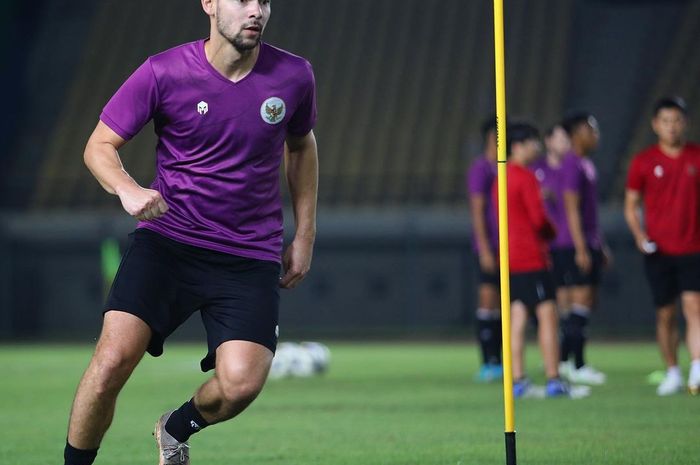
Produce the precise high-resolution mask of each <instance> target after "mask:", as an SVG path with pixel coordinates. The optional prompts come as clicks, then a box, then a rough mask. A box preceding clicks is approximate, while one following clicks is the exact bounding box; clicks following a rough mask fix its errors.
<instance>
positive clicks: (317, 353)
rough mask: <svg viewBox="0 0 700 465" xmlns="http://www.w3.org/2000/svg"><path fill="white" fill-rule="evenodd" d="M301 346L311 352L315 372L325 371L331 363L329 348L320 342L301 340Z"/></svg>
mask: <svg viewBox="0 0 700 465" xmlns="http://www.w3.org/2000/svg"><path fill="white" fill-rule="evenodd" d="M301 347H303V348H304V349H306V351H307V352H308V353H309V354H311V358H312V360H313V364H314V372H315V373H325V372H326V371H327V370H328V367H329V366H330V364H331V351H330V349H329V348H328V347H327V346H326V345H324V344H321V343H320V342H302V343H301Z"/></svg>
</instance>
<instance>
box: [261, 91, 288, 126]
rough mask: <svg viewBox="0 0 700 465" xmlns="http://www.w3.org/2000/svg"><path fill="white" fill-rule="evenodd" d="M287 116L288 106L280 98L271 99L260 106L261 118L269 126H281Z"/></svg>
mask: <svg viewBox="0 0 700 465" xmlns="http://www.w3.org/2000/svg"><path fill="white" fill-rule="evenodd" d="M286 114H287V106H286V105H285V103H284V100H282V99H281V98H279V97H270V98H269V99H267V100H265V101H264V102H263V104H262V105H261V106H260V116H261V117H262V119H263V121H265V122H266V123H267V124H279V123H281V122H282V120H283V119H284V115H286Z"/></svg>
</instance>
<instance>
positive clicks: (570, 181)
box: [556, 152, 601, 249]
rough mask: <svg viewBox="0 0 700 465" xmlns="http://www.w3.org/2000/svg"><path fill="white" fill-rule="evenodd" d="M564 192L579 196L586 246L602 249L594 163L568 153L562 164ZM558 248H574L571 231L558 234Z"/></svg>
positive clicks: (562, 187) (567, 229) (566, 230)
mask: <svg viewBox="0 0 700 465" xmlns="http://www.w3.org/2000/svg"><path fill="white" fill-rule="evenodd" d="M560 173H561V189H562V192H567V191H570V192H575V193H577V194H578V196H579V212H580V213H581V226H582V228H583V234H584V236H585V238H586V244H588V246H589V247H592V248H594V249H599V248H600V247H601V234H600V229H599V227H598V198H597V190H596V182H597V175H596V169H595V165H594V164H593V162H592V161H591V160H590V159H589V158H586V157H580V156H578V155H576V154H575V153H574V152H569V153H567V154H566V155H565V156H564V158H563V160H562V163H561V170H560ZM556 244H557V245H556V247H562V248H563V247H573V246H574V242H573V240H572V239H571V231H570V230H569V228H568V224H567V228H566V229H565V230H562V231H559V232H558V233H557V239H556Z"/></svg>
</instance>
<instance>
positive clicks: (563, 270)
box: [552, 112, 609, 385]
mask: <svg viewBox="0 0 700 465" xmlns="http://www.w3.org/2000/svg"><path fill="white" fill-rule="evenodd" d="M561 126H562V127H563V128H564V130H565V131H566V132H567V134H568V135H569V138H570V139H571V150H570V151H569V152H568V153H567V154H566V155H565V156H564V157H563V158H562V161H561V168H560V169H559V173H560V174H559V175H560V180H559V182H560V183H561V184H560V188H561V191H562V199H563V209H564V213H565V215H566V222H561V223H562V224H561V229H560V230H559V231H557V237H556V240H555V241H554V243H553V245H552V259H553V263H554V273H555V274H556V275H557V283H558V285H559V287H564V288H565V289H566V291H564V292H566V293H567V294H568V296H566V298H565V300H564V301H565V302H566V301H568V302H570V306H569V307H568V308H565V309H561V311H562V313H563V315H564V318H563V319H562V347H563V348H564V349H565V350H563V351H562V353H561V362H562V363H561V365H560V369H559V371H560V372H561V374H562V376H565V377H567V378H568V379H569V380H570V381H571V382H574V383H581V384H593V385H597V384H603V383H604V382H605V375H604V374H603V373H601V372H600V371H598V370H596V369H594V368H593V367H591V366H590V365H587V364H586V362H585V358H584V352H585V343H586V333H585V330H586V326H587V325H588V320H589V318H590V315H591V311H592V309H593V307H594V305H595V302H596V298H597V287H598V285H599V283H600V278H601V272H602V269H603V266H604V265H605V264H606V263H608V262H609V252H608V251H607V249H606V248H605V247H604V244H603V237H602V232H601V229H600V226H599V224H598V199H597V189H596V183H597V174H596V169H595V165H593V162H592V161H591V159H590V158H589V157H590V155H591V154H592V153H593V151H595V150H596V148H597V147H598V142H599V138H600V132H599V129H598V122H597V120H596V119H595V118H594V117H593V115H591V114H590V113H585V112H581V113H575V114H572V115H570V116H569V117H567V118H565V119H564V121H563V122H562V124H561ZM570 355H573V358H574V360H573V364H572V362H571V361H570V360H569V356H570Z"/></svg>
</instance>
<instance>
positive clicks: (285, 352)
mask: <svg viewBox="0 0 700 465" xmlns="http://www.w3.org/2000/svg"><path fill="white" fill-rule="evenodd" d="M295 346H296V344H292V343H290V342H283V343H281V344H279V345H278V346H277V350H276V351H275V357H274V358H273V359H272V366H270V374H269V375H268V377H269V378H270V379H280V378H284V377H287V376H290V374H291V367H292V363H293V360H292V359H293V358H294V354H295V352H296V349H295Z"/></svg>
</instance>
